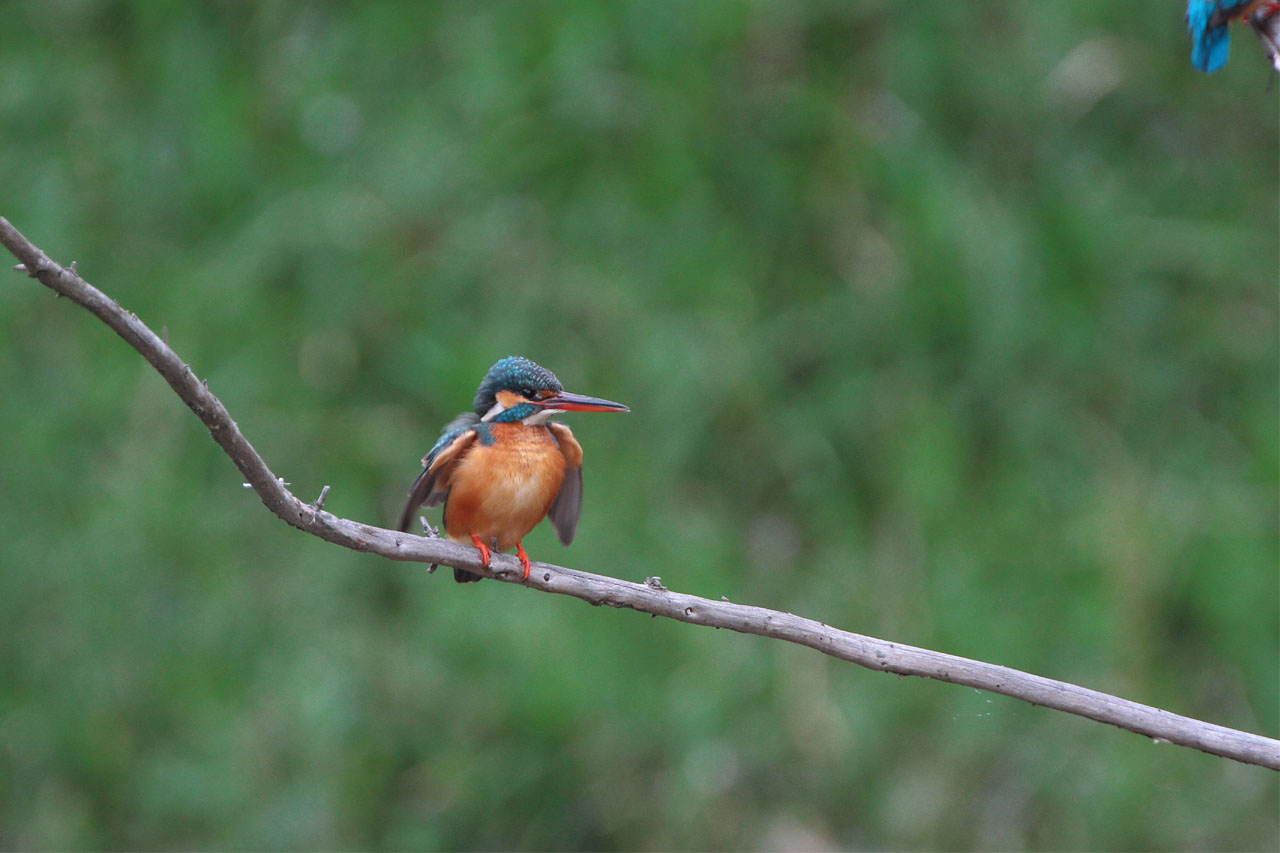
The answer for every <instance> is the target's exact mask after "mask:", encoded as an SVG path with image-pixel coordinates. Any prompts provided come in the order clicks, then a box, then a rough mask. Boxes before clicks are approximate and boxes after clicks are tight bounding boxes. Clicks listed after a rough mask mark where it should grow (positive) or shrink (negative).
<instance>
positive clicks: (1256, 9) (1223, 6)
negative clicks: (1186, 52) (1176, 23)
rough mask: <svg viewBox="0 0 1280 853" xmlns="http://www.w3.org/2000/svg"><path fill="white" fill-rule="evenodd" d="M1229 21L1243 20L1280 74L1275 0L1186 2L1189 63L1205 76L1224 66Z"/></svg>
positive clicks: (1279, 25)
mask: <svg viewBox="0 0 1280 853" xmlns="http://www.w3.org/2000/svg"><path fill="white" fill-rule="evenodd" d="M1233 20H1240V21H1244V22H1245V23H1246V24H1248V25H1249V27H1251V28H1252V29H1253V31H1254V32H1255V33H1257V34H1258V38H1259V39H1260V40H1261V41H1262V49H1263V50H1264V51H1265V52H1266V54H1267V59H1268V60H1269V61H1270V62H1271V65H1272V67H1273V68H1275V69H1276V70H1277V71H1280V2H1276V0H1188V2H1187V30H1188V32H1190V33H1191V64H1192V65H1193V66H1194V67H1195V68H1196V69H1198V70H1200V71H1206V72H1209V73H1213V72H1214V71H1217V70H1218V69H1219V68H1221V67H1222V66H1224V65H1226V64H1227V56H1228V54H1229V52H1230V49H1231V45H1230V40H1231V33H1230V31H1229V30H1228V24H1230V23H1231V21H1233Z"/></svg>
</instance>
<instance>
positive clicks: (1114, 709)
mask: <svg viewBox="0 0 1280 853" xmlns="http://www.w3.org/2000/svg"><path fill="white" fill-rule="evenodd" d="M0 243H2V244H3V245H4V246H5V247H6V248H8V249H9V251H10V252H12V253H13V254H14V256H15V257H17V258H18V260H19V261H21V262H22V264H21V266H20V267H19V269H22V270H23V271H25V272H26V273H27V274H28V275H30V276H32V277H34V278H36V279H38V280H39V281H40V282H41V283H42V284H44V285H45V286H46V287H48V288H50V289H51V290H53V291H54V292H56V293H58V294H60V295H62V296H66V297H68V298H69V299H71V300H72V301H74V302H76V303H77V304H79V305H81V306H83V307H85V308H86V309H88V310H89V311H91V312H92V313H93V314H94V315H95V316H97V317H98V318H99V319H100V320H102V321H103V322H104V323H106V324H107V325H108V326H110V327H111V328H112V329H113V330H115V332H116V334H118V335H119V336H120V337H122V338H124V339H125V341H127V342H128V343H129V345H130V346H132V347H133V348H134V349H136V350H137V351H138V352H139V353H141V354H142V357H143V358H145V359H146V360H147V361H149V362H150V363H151V365H152V366H153V367H154V368H155V369H156V370H158V371H159V372H160V375H161V376H163V377H164V378H165V381H166V382H168V383H169V385H170V387H172V388H173V390H174V391H175V392H176V393H177V395H178V396H179V397H180V398H182V401H183V402H184V403H186V404H187V406H188V408H190V409H191V411H193V412H195V414H196V416H197V417H198V418H200V420H201V421H203V422H204V425H205V426H206V427H207V428H208V430H209V433H210V435H212V436H213V439H214V441H216V442H217V443H218V444H219V445H220V446H221V447H222V449H223V450H224V451H226V453H227V455H228V456H230V457H231V460H232V461H233V462H234V463H235V464H236V467H237V468H239V469H240V472H241V474H243V475H244V478H245V479H246V480H247V481H248V483H249V485H250V486H251V487H252V488H253V490H254V491H255V492H257V494H258V497H260V498H261V499H262V502H263V503H264V504H266V506H267V508H268V509H270V510H271V511H272V512H274V513H275V514H276V515H278V516H279V517H280V518H282V519H284V520H285V521H286V522H288V523H289V524H291V525H293V526H294V527H296V528H298V529H299V530H304V531H306V532H307V533H311V534H313V535H315V536H319V537H320V538H322V539H326V540H328V541H330V542H333V543H335V544H338V545H342V546H344V547H347V548H351V549H353V550H356V551H366V552H369V553H373V554H380V555H382V556H384V557H388V558H390V559H393V560H407V561H413V562H419V563H439V564H441V565H445V566H452V567H453V568H459V569H466V570H467V571H469V572H474V573H476V574H479V575H484V576H485V577H490V578H495V579H497V580H502V581H507V582H509V583H519V582H520V577H521V574H522V572H521V566H520V562H519V561H518V560H517V559H516V558H515V557H512V556H510V555H505V554H494V555H493V562H492V566H491V567H488V568H487V567H485V566H483V565H481V563H480V560H479V552H478V551H477V550H476V549H475V548H472V547H470V546H465V545H460V544H458V543H457V542H451V541H449V540H447V539H439V538H426V537H422V536H414V535H411V534H408V533H398V532H395V531H392V530H385V529H383V528H381V527H374V526H373V525H368V524H361V523H360V522H357V521H351V520H349V519H345V518H338V517H337V516H335V515H332V514H330V513H328V512H325V511H324V510H323V509H322V506H323V500H324V496H323V494H322V496H321V498H320V499H319V500H317V501H316V502H315V503H314V504H308V503H304V502H303V501H301V500H299V499H298V498H296V497H294V495H293V493H292V492H290V491H289V490H288V489H287V488H285V485H284V483H283V482H282V481H281V480H280V479H279V478H278V477H276V475H275V474H273V473H272V472H271V469H269V468H268V467H267V464H266V463H265V462H264V461H263V460H262V457H260V456H259V455H258V453H257V452H256V451H255V450H254V449H253V446H252V445H251V444H249V441H248V439H246V438H245V437H244V436H243V435H242V434H241V433H240V430H239V428H238V427H237V426H236V424H235V421H233V420H232V419H231V415H230V414H228V412H227V410H226V408H225V407H224V406H223V405H222V402H221V401H220V400H219V399H218V398H217V397H216V396H214V395H213V394H212V393H211V392H210V391H209V388H208V386H207V385H206V384H205V383H204V382H201V381H200V380H199V379H198V378H197V377H196V375H195V373H193V372H192V370H191V368H189V367H188V366H187V365H186V364H184V363H183V361H182V359H180V358H178V356H177V354H176V353H175V352H174V351H173V350H172V349H170V348H169V345H168V342H167V340H165V339H161V338H160V337H157V336H156V334H155V333H154V332H152V331H151V330H150V329H149V328H147V326H146V325H145V324H144V323H143V322H142V321H141V320H139V319H138V318H137V317H136V316H134V315H133V314H132V313H130V312H128V311H125V310H124V309H123V308H121V307H120V306H119V305H117V304H116V303H115V301H114V300H112V299H111V298H110V297H108V296H107V295H105V294H104V293H102V292H101V291H99V290H97V289H96V288H95V287H93V286H92V285H90V284H89V283H88V282H87V281H85V280H84V279H83V278H81V277H80V275H79V274H78V273H77V272H76V271H75V269H74V267H75V265H74V264H72V266H71V268H67V267H63V266H61V265H60V264H57V263H55V262H54V261H52V260H50V259H49V258H48V257H47V256H46V255H45V254H44V252H42V251H40V250H39V249H37V248H36V247H35V246H33V245H32V244H31V243H30V242H29V241H28V240H27V239H26V238H25V237H24V236H22V234H21V233H19V232H18V230H17V229H16V228H14V227H13V226H12V225H11V224H10V223H9V221H8V220H7V219H4V218H3V217H0ZM167 337H168V336H167V335H166V336H165V338H166V339H167ZM325 490H326V491H327V490H328V487H327V486H326V487H325ZM534 567H535V568H534V571H533V573H532V574H531V575H530V577H529V580H528V581H527V582H526V583H525V585H526V586H530V587H533V588H534V589H539V590H542V591H543V592H554V593H558V594H560V595H571V596H574V597H575V598H580V599H582V600H583V601H586V602H589V603H591V604H595V605H601V604H607V605H609V606H611V607H629V608H632V609H635V610H639V611H642V612H644V613H651V614H653V615H655V616H665V617H667V618H670V619H676V620H678V621H681V622H689V623H692V624H694V625H709V626H712V627H716V628H727V629H729V630H732V631H739V632H741V633H744V634H758V635H760V636H762V637H770V638H772V639H775V640H784V641H786V642H789V643H796V644H799V645H802V646H808V647H809V648H812V649H816V650H818V651H820V652H822V653H823V654H827V655H831V656H832V657H836V658H840V659H841V660H847V661H850V662H852V663H856V664H859V665H861V666H865V667H867V668H868V669H875V670H882V671H884V672H894V673H897V674H899V675H916V676H920V677H923V678H933V679H937V680H938V681H948V682H951V683H952V684H962V685H965V686H967V687H975V688H977V689H979V690H987V691H990V692H993V693H1000V694H1003V695H1005V696H1011V697H1013V698H1015V699H1022V700H1024V701H1026V702H1030V703H1032V704H1034V705H1043V706H1045V707H1047V708H1054V709H1057V710H1059V711H1066V712H1068V713H1070V714H1076V715H1079V716H1081V717H1088V718H1089V719H1092V720H1097V721H1099V722H1103V723H1110V724H1111V725H1114V726H1118V727H1120V728H1122V729H1127V730H1129V731H1131V732H1136V733H1138V734H1141V735H1146V736H1147V737H1150V738H1153V739H1154V740H1156V741H1157V742H1167V743H1174V744H1179V745H1182V746H1189V747H1193V748H1195V749H1199V750H1202V751H1204V752H1207V753H1210V754H1212V755H1220V756H1224V757H1226V758H1233V759H1235V760H1237V761H1241V762H1244V763H1247V764H1257V765H1260V766H1262V767H1269V768H1271V769H1272V770H1280V741H1277V740H1273V739H1272V738H1268V737H1263V736H1262V735H1256V734H1251V733H1249V732H1243V731H1238V730H1236V729H1230V728H1227V727H1225V726H1219V725H1214V724H1213V723H1206V722H1202V721H1200V720H1194V719H1192V718H1190V717H1183V716H1180V715H1178V714H1173V713H1170V712H1169V711H1164V710H1161V709H1160V708H1153V707H1151V706H1149V705H1142V704H1139V703H1137V702H1130V701H1129V700H1127V699H1121V698H1119V697H1118V696H1111V695H1109V694H1106V693H1101V692H1099V691H1096V690H1089V689H1087V688H1084V687H1080V686H1078V685H1075V684H1069V683H1067V682H1064V681H1055V680H1053V679H1050V678H1043V677H1041V676H1038V675H1032V674H1030V673H1026V672H1021V671H1019V670H1016V669H1009V668H1008V667H1003V666H998V665H996V664H990V663H983V662H982V661H976V660H971V659H969V658H962V657H957V656H955V655H949V654H945V653H943V652H935V651H931V650H929V649H921V648H916V647H914V646H904V645H902V644H900V643H891V642H888V641H886V640H879V639H876V638H874V637H867V636H863V635H861V634H854V633H851V632H849V631H841V630H839V629H836V628H832V627H830V626H828V625H824V624H822V623H820V622H816V621H814V620H812V619H805V618H803V617H801V616H796V615H795V614H792V613H783V612H780V611H776V610H768V609H766V608H763V607H751V606H748V605H744V604H735V603H733V602H729V601H712V600H710V599H706V598H700V597H698V596H696V595H686V594H684V593H679V592H673V591H671V590H668V589H667V588H665V587H664V586H663V585H662V583H661V582H660V581H658V580H657V579H656V578H651V579H649V581H648V582H646V583H630V582H628V581H623V580H618V579H617V578H611V577H607V576H603V575H593V574H589V573H587V572H580V571H577V570H574V569H567V568H563V567H561V566H554V565H550V564H548V563H535V564H534Z"/></svg>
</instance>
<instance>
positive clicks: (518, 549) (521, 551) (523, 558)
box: [516, 542, 533, 581]
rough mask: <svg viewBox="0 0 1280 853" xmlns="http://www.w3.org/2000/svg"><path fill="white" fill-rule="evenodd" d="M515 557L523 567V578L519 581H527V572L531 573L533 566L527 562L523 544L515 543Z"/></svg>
mask: <svg viewBox="0 0 1280 853" xmlns="http://www.w3.org/2000/svg"><path fill="white" fill-rule="evenodd" d="M516 556H517V557H519V558H520V563H521V565H523V566H524V577H523V578H521V580H526V581H527V580H528V579H529V572H531V571H533V565H532V564H531V563H530V562H529V555H528V554H526V553H525V551H524V542H517V543H516Z"/></svg>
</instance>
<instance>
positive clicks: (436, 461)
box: [398, 415, 479, 530]
mask: <svg viewBox="0 0 1280 853" xmlns="http://www.w3.org/2000/svg"><path fill="white" fill-rule="evenodd" d="M471 418H475V416H474V415H472V416H471ZM471 418H468V417H467V416H465V415H464V416H462V417H459V418H456V419H455V420H454V421H453V423H451V424H449V426H447V427H445V432H444V435H442V436H440V440H439V441H437V442H436V446H435V447H433V448H431V452H430V453H428V454H427V455H426V456H424V457H423V459H422V473H421V474H419V475H418V479H416V480H414V481H413V487H412V488H411V489H409V502H408V503H406V504H405V505H404V511H403V512H402V513H400V526H399V528H398V529H399V530H408V529H409V525H410V524H412V523H413V514H414V513H415V512H417V510H418V507H420V506H436V505H437V504H439V503H440V502H441V501H443V500H444V499H445V498H446V497H448V495H449V479H450V475H451V474H452V473H453V468H454V466H455V465H457V464H458V460H460V459H461V458H462V457H463V456H465V455H466V453H467V451H468V450H470V449H471V447H472V445H474V444H475V442H476V429H475V425H476V422H478V421H479V418H475V420H474V421H473V420H471Z"/></svg>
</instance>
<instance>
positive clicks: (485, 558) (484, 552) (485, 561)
mask: <svg viewBox="0 0 1280 853" xmlns="http://www.w3.org/2000/svg"><path fill="white" fill-rule="evenodd" d="M471 541H472V542H474V543H476V547H477V548H479V549H480V564H481V565H482V566H484V567H485V568H486V569H487V568H489V560H490V558H491V556H492V555H490V553H489V546H488V545H486V544H484V543H483V542H481V541H480V537H479V536H477V535H475V534H474V533H472V534H471Z"/></svg>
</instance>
